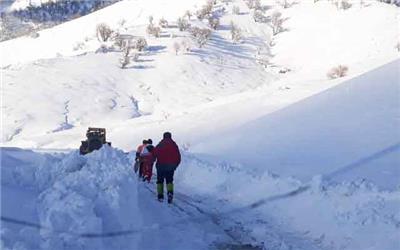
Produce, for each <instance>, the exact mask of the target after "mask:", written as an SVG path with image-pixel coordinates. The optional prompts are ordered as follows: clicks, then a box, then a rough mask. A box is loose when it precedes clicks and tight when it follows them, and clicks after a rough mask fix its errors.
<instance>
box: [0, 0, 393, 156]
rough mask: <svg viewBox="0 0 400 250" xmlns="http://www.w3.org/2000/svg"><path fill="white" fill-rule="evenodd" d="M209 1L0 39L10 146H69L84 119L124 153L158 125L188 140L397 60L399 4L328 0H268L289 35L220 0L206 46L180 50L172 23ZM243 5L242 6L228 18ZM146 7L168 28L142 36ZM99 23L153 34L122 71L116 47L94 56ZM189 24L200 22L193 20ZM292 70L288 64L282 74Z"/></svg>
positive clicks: (124, 4) (113, 11)
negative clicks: (341, 6)
mask: <svg viewBox="0 0 400 250" xmlns="http://www.w3.org/2000/svg"><path fill="white" fill-rule="evenodd" d="M203 3H204V2H203V1H200V0H193V1H183V2H182V1H176V2H171V1H164V0H157V1H121V2H119V3H116V4H114V5H113V6H110V7H107V8H105V9H102V10H100V11H97V12H95V13H92V14H90V15H87V16H85V17H82V18H78V19H76V20H73V21H70V22H67V23H64V24H62V25H59V26H56V27H53V28H51V29H47V30H43V31H41V32H40V36H39V37H38V38H36V39H34V38H30V37H21V38H18V39H14V40H10V41H6V42H2V43H0V52H1V60H0V64H1V65H2V70H1V74H2V83H3V93H4V94H3V105H2V111H3V117H4V119H3V120H4V123H3V136H2V142H3V144H4V145H11V146H23V147H57V148H73V147H77V143H79V140H80V139H81V137H82V135H83V134H84V131H85V130H86V128H87V127H88V126H104V127H106V128H107V129H108V131H109V133H110V134H111V135H112V138H113V139H111V140H112V141H113V143H114V145H117V146H120V147H123V148H124V149H132V148H133V147H134V146H133V145H135V144H136V143H137V141H140V140H141V138H142V136H143V134H148V135H149V136H152V137H154V136H159V131H160V130H162V129H170V130H173V131H176V132H177V134H182V138H183V136H184V137H185V140H186V141H188V142H192V141H193V140H194V138H195V137H198V136H199V133H198V131H204V134H205V135H206V134H207V133H208V134H209V131H206V130H207V129H206V127H207V126H205V125H207V124H209V122H207V121H210V119H211V120H213V121H214V120H215V126H216V127H222V128H226V127H230V126H236V125H238V124H237V123H238V121H237V120H240V123H242V122H246V121H248V120H251V119H254V118H257V117H260V116H263V115H264V114H266V113H268V112H270V111H273V110H276V109H279V108H282V107H284V106H286V105H288V104H290V103H292V102H294V101H296V100H299V99H301V98H304V97H307V96H309V95H311V94H313V93H317V92H319V91H322V90H324V89H326V88H327V87H330V86H332V85H334V84H338V83H340V80H339V81H331V82H328V81H327V80H326V76H325V74H326V72H327V71H328V70H329V69H330V68H331V67H333V66H337V65H336V64H338V63H342V64H346V65H347V66H349V68H350V71H349V75H350V76H355V75H358V74H361V73H363V72H366V71H368V70H370V69H372V68H375V67H377V66H379V65H381V64H383V63H386V62H389V61H391V60H393V59H395V58H397V57H398V52H396V50H395V48H394V46H395V44H396V42H397V39H398V38H397V28H396V26H395V25H392V24H393V23H396V22H398V9H397V8H395V7H393V6H390V5H387V4H382V3H378V2H372V3H370V4H369V6H368V7H363V8H358V7H357V6H354V7H353V8H351V9H349V10H346V11H338V10H337V9H336V8H335V7H334V6H333V5H332V4H331V3H328V2H324V1H320V2H317V3H316V4H311V3H309V2H308V1H305V2H299V3H298V4H295V5H293V6H292V7H291V8H288V9H282V8H281V7H280V6H279V5H272V4H271V2H266V4H267V5H268V6H269V8H268V9H267V12H266V14H271V13H272V12H273V11H274V10H275V9H277V10H280V11H281V12H282V13H283V16H284V17H285V18H286V19H287V20H286V21H285V23H284V27H285V28H286V29H287V31H285V32H283V33H281V34H278V35H277V36H274V37H273V36H272V35H271V29H270V27H269V25H268V24H266V23H255V22H254V20H253V18H252V16H251V11H250V10H249V9H248V8H247V6H246V5H245V4H244V2H243V1H239V0H237V1H233V2H232V3H229V4H228V5H225V4H221V3H218V4H217V5H216V7H215V11H217V12H218V13H222V16H221V26H220V28H219V29H218V30H217V31H215V32H214V33H213V36H212V38H211V40H210V42H209V43H208V44H207V45H206V46H205V47H204V48H201V49H198V48H196V46H195V45H194V43H193V44H192V46H193V47H192V52H190V53H181V54H179V55H178V56H176V55H175V52H173V50H172V47H173V44H174V43H175V42H180V41H181V40H186V39H188V40H190V35H189V34H188V33H187V32H179V31H178V30H177V29H176V27H173V25H174V24H175V22H176V19H177V18H178V17H179V16H182V15H183V14H184V12H185V11H186V10H191V11H195V10H196V9H198V8H199V7H200V6H201V5H202V4H203ZM236 5H237V6H240V8H241V10H242V12H243V14H241V15H233V14H232V12H231V9H232V7H233V6H236ZM271 6H272V8H271ZM304 13H309V14H307V18H306V17H305V16H304ZM150 15H153V16H154V19H155V22H157V20H158V19H159V18H161V17H164V18H166V19H167V20H168V21H169V22H170V23H171V24H172V26H171V27H170V28H167V29H164V30H163V33H162V36H161V38H158V39H155V38H153V37H149V36H147V35H146V34H145V26H146V23H147V22H148V17H149V16H150ZM383 15H384V16H385V18H378V17H381V16H383ZM370 16H376V17H377V19H372V18H369V17H370ZM353 19H354V20H356V21H354V20H353ZM121 20H125V21H126V22H125V24H121ZM231 20H233V21H234V22H235V23H237V25H238V26H239V27H240V28H241V29H242V31H243V37H244V38H243V41H242V43H239V44H234V43H232V42H231V40H230V31H229V24H230V21H231ZM301 20H303V21H301ZM326 20H329V22H328V21H326ZM101 22H105V23H107V24H109V25H110V26H111V27H112V28H114V29H116V30H118V31H119V32H120V33H121V34H126V35H134V36H145V37H146V39H147V40H148V43H149V48H148V50H147V51H146V52H144V53H143V54H142V55H141V57H140V58H139V61H138V62H135V63H133V64H132V65H131V66H130V67H128V69H125V70H122V69H120V68H119V67H118V61H119V59H120V57H121V53H120V52H118V51H113V52H109V53H106V54H103V53H93V52H94V51H96V50H97V49H98V48H99V47H100V45H101V44H100V43H99V41H98V40H97V38H96V37H95V27H96V25H97V24H98V23H101ZM191 22H192V24H193V25H204V24H200V23H199V22H198V21H196V20H194V19H193V18H192V21H191ZM332 27H335V29H333V28H332ZM336 27H337V28H336ZM363 27H368V29H364V28H363ZM381 27H385V28H384V29H382V28H381ZM360 29H361V30H362V31H363V32H362V33H358V32H359V30H360ZM78 30H79V32H77V31H78ZM351 33H357V34H359V35H357V36H353V35H351V36H350V34H351ZM171 36H172V37H171ZM329 37H331V38H332V39H330V38H329ZM294 41H297V42H298V43H297V42H296V43H295V44H294V43H293V42H294ZM361 41H365V42H362V43H361ZM370 41H374V42H370ZM268 44H273V45H274V46H272V47H270V48H269V49H270V50H271V53H272V54H273V57H272V58H271V62H272V65H271V66H269V67H267V68H266V69H265V68H263V67H262V66H261V65H259V64H258V63H257V60H256V55H257V51H260V50H261V51H263V50H266V49H268V48H267V47H268V46H269V45H268ZM360 44H363V46H360ZM74 55H75V56H74ZM76 55H79V56H76ZM68 56H72V57H68ZM303 59H304V62H303ZM328 59H329V61H327V60H328ZM304 65H307V67H305V66H304ZM287 68H289V69H290V70H291V71H290V72H288V73H286V74H279V73H277V72H278V71H279V70H281V69H287ZM33 86H34V87H33ZM283 92H286V93H285V94H283ZM82 96H84V97H85V98H82ZM44 99H45V100H46V102H43V101H41V100H44ZM255 99H257V101H255ZM253 105H256V106H260V107H262V108H254V107H255V106H253ZM202 110H207V111H204V112H203V111H202ZM236 110H238V111H239V110H240V111H239V112H236ZM210 114H213V115H210ZM132 128H135V130H132ZM183 130H184V131H185V132H184V133H183ZM181 132H182V133H181ZM211 132H212V131H211ZM127 133H128V134H129V135H130V137H127V136H126V134H127ZM201 136H202V135H201ZM114 138H115V139H114Z"/></svg>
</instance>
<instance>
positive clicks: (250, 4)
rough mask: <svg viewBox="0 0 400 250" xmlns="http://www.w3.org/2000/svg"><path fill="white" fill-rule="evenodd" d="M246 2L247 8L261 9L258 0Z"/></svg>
mask: <svg viewBox="0 0 400 250" xmlns="http://www.w3.org/2000/svg"><path fill="white" fill-rule="evenodd" d="M246 4H247V7H249V9H255V10H261V9H262V6H261V2H260V0H247V1H246Z"/></svg>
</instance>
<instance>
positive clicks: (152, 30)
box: [146, 23, 161, 37]
mask: <svg viewBox="0 0 400 250" xmlns="http://www.w3.org/2000/svg"><path fill="white" fill-rule="evenodd" d="M146 30H147V33H148V34H149V35H153V36H155V37H160V34H161V28H160V27H156V26H154V25H153V24H151V23H150V24H149V25H147V29H146Z"/></svg>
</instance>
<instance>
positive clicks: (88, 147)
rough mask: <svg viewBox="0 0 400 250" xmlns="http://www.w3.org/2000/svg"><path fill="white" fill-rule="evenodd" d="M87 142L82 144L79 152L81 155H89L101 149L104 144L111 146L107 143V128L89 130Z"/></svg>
mask: <svg viewBox="0 0 400 250" xmlns="http://www.w3.org/2000/svg"><path fill="white" fill-rule="evenodd" d="M86 138H87V139H86V140H85V141H82V142H81V146H80V148H79V152H80V154H81V155H85V154H88V153H90V152H93V151H94V150H98V149H100V148H101V147H102V146H103V144H106V143H107V144H108V145H110V146H111V143H110V142H107V141H106V129H105V128H90V127H89V128H88V130H87V132H86Z"/></svg>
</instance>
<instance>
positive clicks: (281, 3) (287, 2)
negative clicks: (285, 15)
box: [280, 0, 315, 9]
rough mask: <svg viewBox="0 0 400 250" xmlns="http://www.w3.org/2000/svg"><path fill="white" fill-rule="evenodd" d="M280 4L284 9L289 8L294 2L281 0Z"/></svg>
mask: <svg viewBox="0 0 400 250" xmlns="http://www.w3.org/2000/svg"><path fill="white" fill-rule="evenodd" d="M314 3H315V0H314ZM280 5H281V6H282V7H283V8H284V9H287V8H289V7H290V6H292V3H291V2H289V0H281V2H280Z"/></svg>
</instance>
